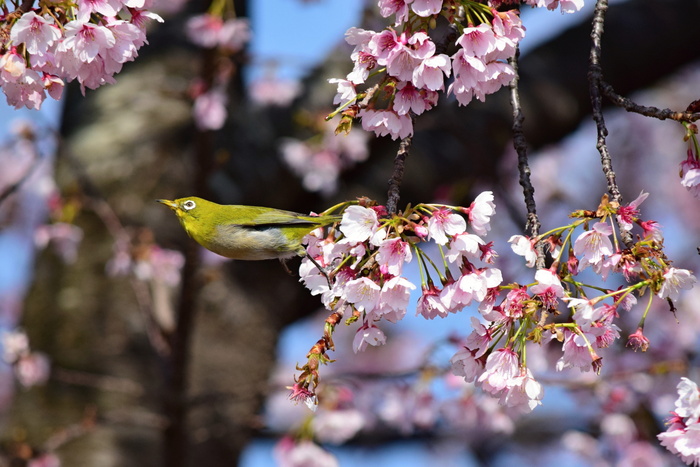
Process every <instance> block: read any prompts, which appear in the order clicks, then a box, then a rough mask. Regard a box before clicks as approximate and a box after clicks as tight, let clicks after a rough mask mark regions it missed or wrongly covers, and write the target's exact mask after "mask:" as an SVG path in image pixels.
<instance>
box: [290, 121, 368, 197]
mask: <svg viewBox="0 0 700 467" xmlns="http://www.w3.org/2000/svg"><path fill="white" fill-rule="evenodd" d="M368 140H369V134H368V133H367V132H364V131H361V130H352V131H350V133H348V134H347V135H342V136H341V135H336V134H334V133H333V130H332V128H330V127H329V126H328V125H324V131H323V133H321V134H316V135H314V136H312V137H311V138H309V139H307V140H299V139H296V138H285V139H284V140H283V141H282V142H281V143H280V148H279V150H280V154H281V155H282V160H284V162H285V163H286V164H287V166H288V167H289V168H290V169H291V170H292V172H294V173H295V174H296V175H297V176H299V177H300V178H301V180H302V184H303V185H304V188H305V189H306V190H308V191H313V192H320V193H322V194H324V195H330V194H333V193H335V192H336V191H337V189H338V179H339V178H340V174H341V172H342V171H343V170H347V169H349V168H351V167H353V166H355V164H357V163H358V162H362V161H364V160H366V159H367V158H368V157H369V147H368Z"/></svg>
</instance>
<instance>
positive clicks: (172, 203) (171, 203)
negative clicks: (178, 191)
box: [156, 199, 179, 211]
mask: <svg viewBox="0 0 700 467" xmlns="http://www.w3.org/2000/svg"><path fill="white" fill-rule="evenodd" d="M156 201H157V202H159V203H161V204H165V205H166V206H167V207H169V208H170V209H172V210H173V211H177V210H178V209H179V208H178V206H177V203H175V201H170V200H169V199H157V200H156Z"/></svg>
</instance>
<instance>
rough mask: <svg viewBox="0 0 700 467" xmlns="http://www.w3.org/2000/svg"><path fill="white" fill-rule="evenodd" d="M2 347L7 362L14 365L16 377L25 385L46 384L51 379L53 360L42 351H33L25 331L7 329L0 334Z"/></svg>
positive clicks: (0, 346)
mask: <svg viewBox="0 0 700 467" xmlns="http://www.w3.org/2000/svg"><path fill="white" fill-rule="evenodd" d="M0 348H2V352H3V360H4V361H5V363H8V364H10V365H12V368H13V370H14V373H15V377H16V378H17V380H18V381H19V383H20V384H21V385H22V386H24V387H31V386H35V385H38V384H44V383H45V382H46V380H48V379H49V373H50V371H51V362H50V361H49V358H48V357H47V356H46V355H45V354H43V353H41V352H35V351H32V350H31V348H30V347H29V338H28V337H27V334H25V332H24V331H21V330H14V331H6V332H3V333H2V334H1V335H0Z"/></svg>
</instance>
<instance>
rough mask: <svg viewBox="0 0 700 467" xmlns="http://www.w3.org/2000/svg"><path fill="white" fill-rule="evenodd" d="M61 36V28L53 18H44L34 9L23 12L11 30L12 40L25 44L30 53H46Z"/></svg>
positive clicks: (15, 42)
mask: <svg viewBox="0 0 700 467" xmlns="http://www.w3.org/2000/svg"><path fill="white" fill-rule="evenodd" d="M60 38H61V30H60V29H59V28H57V27H56V25H55V23H54V21H53V18H51V17H50V16H49V17H48V18H43V17H41V16H39V15H37V14H36V13H35V12H33V11H28V12H27V13H25V14H23V15H22V16H21V17H20V19H18V20H17V22H16V23H15V24H14V26H13V27H12V30H11V31H10V40H11V41H12V42H13V43H14V44H16V45H19V44H22V43H23V44H25V46H26V47H27V52H28V53H30V54H39V55H43V54H45V53H46V52H48V50H49V47H51V46H52V45H53V44H54V43H55V42H56V41H58V40H59V39H60Z"/></svg>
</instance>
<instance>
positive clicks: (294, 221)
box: [156, 196, 341, 263]
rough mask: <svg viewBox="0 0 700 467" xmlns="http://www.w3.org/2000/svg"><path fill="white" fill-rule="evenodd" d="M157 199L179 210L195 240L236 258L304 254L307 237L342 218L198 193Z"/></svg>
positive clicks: (180, 218) (180, 217) (176, 212)
mask: <svg viewBox="0 0 700 467" xmlns="http://www.w3.org/2000/svg"><path fill="white" fill-rule="evenodd" d="M156 201H158V202H159V203H162V204H165V205H166V206H168V207H169V208H170V209H172V210H173V211H174V212H175V214H176V215H177V217H178V219H179V220H180V224H182V227H184V229H185V231H186V232H187V234H188V235H189V236H190V237H192V239H193V240H194V241H196V242H197V243H199V244H200V245H202V246H203V247H204V248H206V249H208V250H211V251H213V252H214V253H217V254H219V255H221V256H225V257H227V258H232V259H244V260H262V259H274V258H278V259H286V258H291V257H293V256H304V255H306V249H305V248H304V246H303V245H302V244H301V241H302V239H303V238H304V236H305V235H307V234H308V233H309V232H311V231H312V230H314V229H316V228H318V227H324V226H327V225H331V224H333V223H335V222H339V221H340V219H341V216H338V215H323V216H317V217H314V216H306V215H304V214H298V213H296V212H290V211H282V210H280V209H274V208H265V207H258V206H239V205H221V204H216V203H212V202H211V201H207V200H205V199H202V198H197V197H194V196H190V197H187V198H180V199H176V200H174V201H170V200H167V199H159V200H156ZM314 263H315V261H314Z"/></svg>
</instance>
